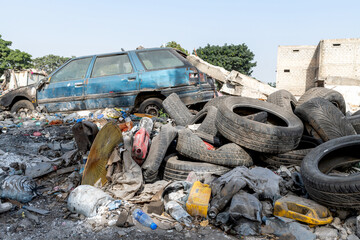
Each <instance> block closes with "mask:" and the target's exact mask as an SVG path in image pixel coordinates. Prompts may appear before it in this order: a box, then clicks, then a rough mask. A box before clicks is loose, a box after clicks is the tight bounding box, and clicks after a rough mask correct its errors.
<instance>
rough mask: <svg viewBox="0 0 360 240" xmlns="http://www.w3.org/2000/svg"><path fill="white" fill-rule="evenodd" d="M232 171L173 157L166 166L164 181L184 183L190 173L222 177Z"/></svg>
mask: <svg viewBox="0 0 360 240" xmlns="http://www.w3.org/2000/svg"><path fill="white" fill-rule="evenodd" d="M230 170H231V169H230V168H227V167H223V166H219V165H215V164H211V163H204V162H192V161H184V160H179V157H178V156H173V157H170V158H169V159H168V160H167V162H166V164H165V170H164V180H167V181H170V180H175V181H184V180H186V178H187V176H188V175H189V173H190V172H195V173H196V174H197V175H198V176H200V177H201V176H203V175H205V174H208V173H210V174H216V175H219V176H221V175H223V174H225V173H227V172H228V171H230Z"/></svg>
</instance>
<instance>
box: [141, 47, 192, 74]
mask: <svg viewBox="0 0 360 240" xmlns="http://www.w3.org/2000/svg"><path fill="white" fill-rule="evenodd" d="M138 56H139V58H140V60H141V61H142V63H143V64H144V66H145V68H146V69H147V70H156V69H164V68H175V67H182V66H185V64H184V63H183V62H182V61H181V60H180V59H179V58H178V57H176V56H175V55H174V54H173V53H172V52H171V51H169V50H160V51H148V52H139V53H138Z"/></svg>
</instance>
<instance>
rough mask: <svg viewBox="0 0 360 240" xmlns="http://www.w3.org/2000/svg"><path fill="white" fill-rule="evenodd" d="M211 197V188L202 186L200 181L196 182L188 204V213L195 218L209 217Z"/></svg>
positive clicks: (205, 185)
mask: <svg viewBox="0 0 360 240" xmlns="http://www.w3.org/2000/svg"><path fill="white" fill-rule="evenodd" d="M210 195H211V188H210V186H209V185H207V184H202V183H201V182H199V181H196V182H194V184H193V186H192V188H191V190H190V194H189V198H188V200H187V202H186V211H187V212H188V213H189V214H190V215H191V216H193V217H195V216H202V217H206V216H207V211H208V206H209V201H210Z"/></svg>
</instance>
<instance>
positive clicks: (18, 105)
mask: <svg viewBox="0 0 360 240" xmlns="http://www.w3.org/2000/svg"><path fill="white" fill-rule="evenodd" d="M22 108H23V109H29V110H34V109H35V107H34V105H33V104H32V103H31V102H30V101H29V100H20V101H17V102H16V103H15V104H14V105H13V106H12V107H11V112H16V113H17V112H19V110H20V109H22Z"/></svg>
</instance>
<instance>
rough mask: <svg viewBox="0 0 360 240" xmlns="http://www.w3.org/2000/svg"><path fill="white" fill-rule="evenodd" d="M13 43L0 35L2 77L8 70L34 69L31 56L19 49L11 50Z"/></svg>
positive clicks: (0, 68) (0, 72) (0, 71)
mask: <svg viewBox="0 0 360 240" xmlns="http://www.w3.org/2000/svg"><path fill="white" fill-rule="evenodd" d="M11 44H12V42H11V41H6V40H4V39H2V38H1V35H0V76H1V75H2V74H3V73H4V71H5V70H7V69H15V70H21V69H26V68H30V67H32V64H31V55H30V54H28V53H26V52H22V51H20V50H19V49H15V50H13V49H11V48H10V46H11Z"/></svg>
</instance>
